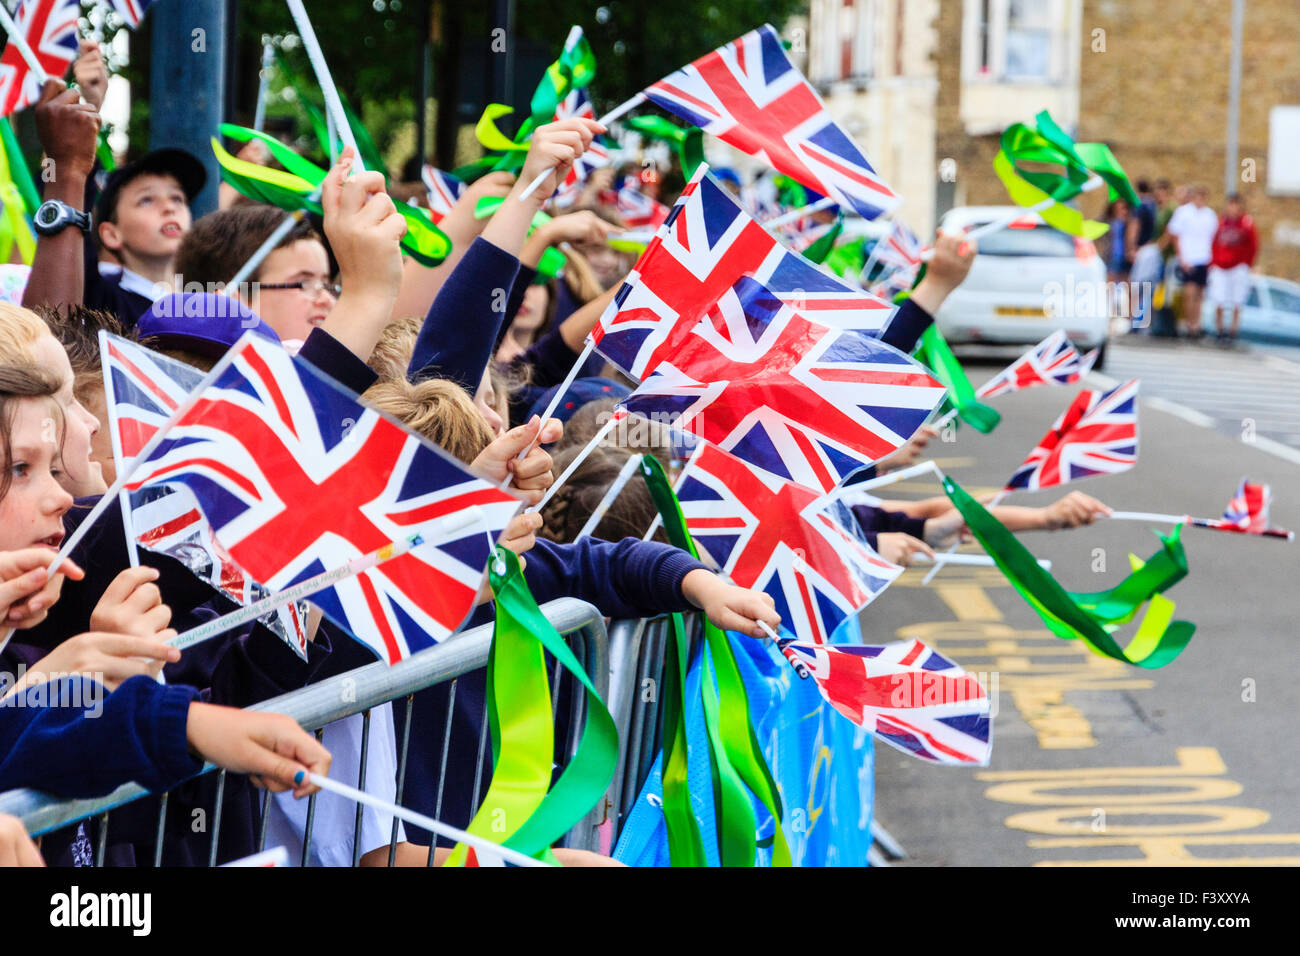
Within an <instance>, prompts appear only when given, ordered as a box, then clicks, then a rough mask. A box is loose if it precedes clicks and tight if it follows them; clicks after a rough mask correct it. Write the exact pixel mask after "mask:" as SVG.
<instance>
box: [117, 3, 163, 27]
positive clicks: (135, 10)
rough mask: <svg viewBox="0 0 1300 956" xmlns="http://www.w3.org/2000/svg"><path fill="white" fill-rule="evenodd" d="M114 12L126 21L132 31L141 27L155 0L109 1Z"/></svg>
mask: <svg viewBox="0 0 1300 956" xmlns="http://www.w3.org/2000/svg"><path fill="white" fill-rule="evenodd" d="M108 2H109V5H110V6H112V8H113V12H114V13H116V14H117V15H118V16H119V17H121V18H122V19H123V20H124V21H126V25H127V26H129V27H130V28H131V29H132V30H134V29H135V28H136V27H138V26H139V25H140V21H141V20H143V19H144V15H145V13H147V12H148V10H149V8H150V7H151V6H153V4H154V0H108Z"/></svg>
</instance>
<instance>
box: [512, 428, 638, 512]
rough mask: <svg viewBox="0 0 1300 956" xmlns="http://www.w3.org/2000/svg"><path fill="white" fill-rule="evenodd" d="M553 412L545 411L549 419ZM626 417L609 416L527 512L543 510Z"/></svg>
mask: <svg viewBox="0 0 1300 956" xmlns="http://www.w3.org/2000/svg"><path fill="white" fill-rule="evenodd" d="M554 410H555V409H554V408H551V409H549V410H548V411H547V416H548V417H549V415H550V413H551V412H553V411H554ZM626 417H627V413H626V412H615V413H614V414H613V415H611V416H609V421H607V422H605V424H604V425H601V426H600V431H598V432H596V434H594V435H592V436H591V441H589V442H587V446H586V447H585V448H583V449H582V451H580V452H578V455H577V457H576V458H574V459H573V461H571V462H569V467H568V468H565V469H564V471H563V472H562V473H561V474H560V477H559V478H556V479H555V483H554V484H552V485H551V487H549V488H547V489H546V494H544V495H542V500H541V501H539V502H537V504H535V505H533V506H532V507H531V508H529V509H527V510H528V511H529V512H533V511H541V510H542V509H543V508H545V507H546V503H547V502H548V501H550V500H551V497H552V496H553V495H554V494H555V492H557V491H558V490H559V489H560V486H561V485H563V484H564V483H565V482H566V481H568V480H569V479H570V478H572V477H573V473H574V472H575V471H577V470H578V469H579V468H580V467H582V463H583V462H584V461H586V460H587V456H588V455H590V454H591V453H592V452H593V451H595V450H596V446H597V445H599V444H600V443H601V442H603V441H604V440H605V436H606V435H608V434H609V433H610V431H612V430H613V428H614V426H615V425H617V424H618V423H619V422H621V421H623V419H625V418H626ZM545 424H546V418H543V419H542V425H543V427H545ZM520 457H522V456H520ZM513 477H514V475H513V474H511V475H507V476H506V481H505V484H504V485H502V487H503V488H504V487H507V486H508V485H509V484H510V479H511V478H513Z"/></svg>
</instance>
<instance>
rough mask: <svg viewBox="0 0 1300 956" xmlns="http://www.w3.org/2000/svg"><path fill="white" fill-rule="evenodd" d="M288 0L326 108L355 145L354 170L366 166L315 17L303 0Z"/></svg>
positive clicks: (345, 141) (345, 138) (345, 140)
mask: <svg viewBox="0 0 1300 956" xmlns="http://www.w3.org/2000/svg"><path fill="white" fill-rule="evenodd" d="M285 2H286V4H287V5H288V7H289V15H290V16H292V17H293V22H294V24H295V25H296V26H297V28H298V37H299V38H300V39H301V40H302V46H303V49H304V50H306V51H307V59H309V60H310V61H311V68H312V72H313V73H315V74H316V82H317V84H318V85H319V86H320V91H321V94H322V95H323V96H324V97H325V109H326V112H328V113H329V114H330V115H331V116H332V117H333V119H334V124H335V125H336V126H337V127H338V134H339V135H340V136H341V137H343V145H344V146H351V147H352V154H353V160H352V169H353V170H354V171H356V170H362V169H365V166H364V165H363V164H362V162H361V151H360V150H359V149H357V139H356V137H355V136H353V135H352V127H351V125H349V123H348V117H347V114H346V113H344V112H343V101H342V100H341V99H339V91H338V89H337V88H336V87H335V86H334V80H333V79H332V78H331V77H330V70H329V66H328V65H327V64H326V62H325V54H324V53H322V52H321V48H320V41H318V40H317V39H316V31H315V30H314V29H312V25H311V20H310V19H308V17H307V11H306V9H305V8H304V7H303V5H302V0H285Z"/></svg>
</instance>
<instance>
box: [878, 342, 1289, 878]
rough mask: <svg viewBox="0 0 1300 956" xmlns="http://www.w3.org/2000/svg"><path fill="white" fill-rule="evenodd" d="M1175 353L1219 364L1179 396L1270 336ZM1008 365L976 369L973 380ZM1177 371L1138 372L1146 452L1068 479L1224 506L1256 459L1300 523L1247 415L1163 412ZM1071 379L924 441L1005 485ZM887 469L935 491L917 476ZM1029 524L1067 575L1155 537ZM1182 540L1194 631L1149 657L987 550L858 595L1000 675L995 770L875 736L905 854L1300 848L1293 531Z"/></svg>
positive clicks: (1250, 861)
mask: <svg viewBox="0 0 1300 956" xmlns="http://www.w3.org/2000/svg"><path fill="white" fill-rule="evenodd" d="M1138 348H1143V346H1141V345H1138V346H1133V347H1132V348H1130V347H1127V346H1125V347H1121V348H1120V349H1116V350H1114V352H1113V354H1114V359H1113V366H1112V367H1111V368H1108V369H1107V373H1108V374H1109V375H1116V374H1119V373H1121V370H1127V369H1129V368H1130V365H1131V363H1132V362H1135V361H1137V360H1140V359H1141V357H1142V356H1141V355H1140V354H1130V353H1131V352H1133V353H1136V349H1138ZM1169 354H1175V353H1172V352H1170V353H1169ZM1178 354H1182V355H1185V356H1186V358H1185V361H1186V362H1187V363H1188V364H1189V365H1190V366H1192V367H1196V366H1198V365H1199V366H1200V367H1203V368H1206V369H1207V370H1208V371H1207V375H1206V382H1205V387H1204V388H1197V387H1195V386H1193V387H1190V388H1187V387H1184V386H1182V385H1180V386H1179V388H1180V389H1181V391H1178V392H1177V397H1178V398H1181V399H1182V400H1183V401H1189V400H1191V401H1193V402H1195V400H1196V398H1197V396H1198V394H1202V393H1203V394H1205V395H1213V394H1214V393H1215V392H1216V389H1217V388H1218V387H1219V386H1221V385H1223V383H1224V382H1226V381H1232V382H1236V383H1240V382H1243V381H1249V380H1251V378H1252V377H1255V378H1259V377H1260V376H1259V372H1258V369H1259V368H1260V367H1261V366H1260V363H1261V362H1262V359H1261V357H1260V356H1258V355H1252V354H1250V353H1246V352H1242V353H1227V354H1225V353H1218V354H1216V355H1215V357H1214V362H1213V363H1212V364H1211V363H1209V362H1208V360H1206V358H1205V357H1204V355H1202V354H1201V350H1199V349H1196V348H1195V347H1189V350H1187V351H1186V352H1184V353H1178ZM1181 360H1182V359H1180V361H1181ZM1149 364H1151V365H1154V364H1155V363H1154V362H1151V363H1149ZM998 367H999V366H998V364H995V363H991V362H990V363H985V364H981V365H978V366H976V367H974V368H973V369H971V372H972V375H971V377H972V379H973V380H974V381H975V382H976V383H977V384H978V383H979V382H980V381H983V380H984V379H985V378H987V377H989V376H990V375H991V374H993V373H994V372H995V371H996V370H997V368H998ZM1125 374H1126V372H1125ZM1140 374H1141V372H1140V370H1139V375H1140ZM1155 377H1157V376H1155V375H1153V378H1155ZM1171 381H1173V377H1168V379H1167V381H1166V384H1164V385H1162V386H1160V387H1159V388H1154V389H1151V390H1148V389H1145V388H1144V390H1143V394H1144V395H1145V396H1147V397H1146V398H1144V400H1143V402H1142V407H1141V412H1140V421H1139V428H1140V432H1139V434H1140V456H1139V462H1138V465H1137V466H1136V467H1135V468H1134V469H1132V470H1131V471H1129V472H1127V473H1125V474H1121V475H1113V476H1106V477H1100V478H1092V479H1088V480H1086V481H1081V482H1079V483H1077V484H1076V485H1075V486H1074V487H1077V488H1078V489H1080V490H1083V491H1087V492H1088V493H1089V494H1092V495H1094V496H1096V497H1098V498H1100V499H1102V500H1103V501H1105V502H1106V503H1108V504H1110V505H1111V506H1112V507H1114V508H1116V509H1117V510H1118V509H1122V510H1129V511H1156V512H1175V513H1191V514H1194V515H1200V516H1204V517H1216V516H1218V515H1219V514H1220V513H1221V512H1222V509H1223V507H1224V505H1225V504H1226V503H1227V501H1228V499H1229V497H1230V496H1231V494H1232V492H1233V490H1234V489H1235V488H1236V486H1237V483H1238V481H1239V480H1240V479H1241V477H1242V476H1243V475H1249V476H1250V478H1251V479H1252V480H1253V481H1262V482H1268V483H1269V484H1271V485H1272V487H1273V492H1274V498H1275V500H1274V505H1273V511H1272V514H1273V523H1274V524H1275V525H1277V526H1281V527H1288V528H1298V527H1300V465H1297V464H1296V463H1294V462H1292V461H1288V460H1286V459H1285V458H1282V457H1279V456H1278V455H1276V454H1272V453H1270V452H1268V451H1265V450H1263V449H1262V448H1261V447H1260V446H1259V445H1258V443H1256V444H1251V443H1248V442H1243V441H1242V440H1241V435H1240V429H1239V427H1238V428H1237V429H1236V430H1225V431H1227V432H1228V433H1225V432H1221V431H1219V430H1217V429H1218V425H1219V422H1218V421H1217V420H1216V419H1213V418H1212V417H1206V418H1205V419H1204V420H1203V421H1200V422H1199V423H1194V422H1195V420H1196V416H1195V415H1191V416H1188V415H1186V414H1184V413H1183V411H1182V408H1181V406H1175V408H1174V411H1175V413H1171V412H1170V411H1169V410H1167V409H1168V408H1169V406H1168V405H1167V404H1166V403H1167V402H1168V401H1170V400H1173V399H1172V398H1164V400H1163V402H1162V400H1161V398H1158V397H1157V398H1156V401H1155V402H1154V406H1155V407H1153V402H1152V397H1154V396H1152V395H1151V394H1150V392H1151V391H1156V392H1163V393H1166V394H1168V395H1170V396H1172V395H1174V394H1175V392H1174V389H1173V386H1172V385H1170V384H1169V382H1171ZM1297 381H1300V378H1298V379H1297ZM1225 387H1226V386H1225ZM1076 390H1077V387H1071V388H1037V389H1032V390H1027V391H1024V392H1020V393H1017V394H1013V395H1008V396H1004V397H1003V398H1000V399H996V400H995V402H996V404H997V407H998V408H999V409H1000V410H1001V411H1002V412H1003V414H1004V419H1003V421H1002V424H1001V425H1000V426H999V427H998V428H997V429H996V431H994V432H993V434H991V435H988V436H983V435H979V434H978V433H976V432H974V431H973V430H971V429H968V428H963V429H961V430H959V432H958V434H957V437H956V440H955V441H954V442H952V443H951V444H940V445H937V447H936V446H932V447H935V448H936V452H935V457H936V458H937V459H938V460H939V464H940V465H941V467H943V468H945V470H946V471H948V472H949V473H950V474H951V475H952V476H953V477H954V478H955V479H956V480H957V481H958V482H960V483H961V484H962V485H963V486H965V487H966V488H967V489H968V490H971V491H973V492H974V491H978V490H981V489H986V490H992V489H994V488H996V487H1000V486H1001V483H1002V482H1003V481H1004V480H1005V478H1006V477H1007V476H1009V475H1010V473H1011V472H1012V470H1013V469H1014V468H1015V466H1017V465H1018V464H1019V463H1020V462H1021V461H1022V460H1023V458H1024V456H1025V455H1026V454H1027V453H1028V452H1029V450H1030V449H1031V448H1032V447H1033V446H1034V445H1035V444H1036V442H1037V440H1038V439H1039V438H1040V437H1041V436H1042V435H1043V434H1044V433H1045V432H1046V430H1047V428H1048V427H1049V426H1050V424H1051V423H1052V421H1053V420H1054V419H1055V417H1056V416H1057V415H1058V414H1059V413H1060V411H1061V410H1062V409H1064V408H1065V407H1066V406H1067V404H1068V403H1069V402H1070V401H1071V400H1072V398H1073V396H1074V394H1075V392H1076ZM1205 407H1207V408H1208V404H1207V405H1206V406H1205ZM1237 414H1238V420H1239V419H1240V417H1242V413H1237ZM1189 418H1190V419H1191V420H1189ZM1298 431H1300V430H1298ZM1286 434H1290V433H1286ZM1286 434H1283V435H1280V437H1279V440H1281V438H1283V437H1286ZM1296 437H1297V438H1300V435H1297V436H1296ZM894 489H895V491H894V496H895V497H924V496H927V495H930V494H937V493H939V492H938V488H937V485H935V484H933V483H927V482H916V483H902V484H900V485H896V486H894ZM878 493H882V494H885V495H888V494H889V491H888V489H884V490H882V491H881V492H878ZM1063 493H1064V492H1063V491H1062V490H1060V489H1057V490H1054V491H1051V492H1038V493H1034V494H1023V493H1019V494H1017V495H1014V496H1013V497H1012V499H1011V502H1012V503H1017V502H1019V503H1025V504H1040V503H1045V502H1050V501H1052V500H1055V498H1056V497H1057V496H1058V495H1060V494H1063ZM1166 530H1167V529H1166ZM1023 540H1024V541H1025V542H1026V544H1028V545H1029V547H1030V549H1031V550H1033V551H1034V552H1035V553H1036V554H1037V555H1038V556H1039V557H1045V558H1050V559H1051V560H1052V561H1053V573H1054V575H1055V576H1056V578H1057V580H1058V581H1060V582H1061V583H1062V584H1063V585H1064V586H1065V587H1066V588H1068V589H1070V590H1075V591H1094V590H1102V589H1104V588H1108V587H1110V586H1112V585H1113V584H1115V583H1116V582H1117V581H1119V580H1120V579H1121V578H1122V576H1123V575H1124V573H1126V569H1127V567H1128V554H1129V553H1130V552H1133V553H1136V554H1137V555H1139V556H1141V557H1147V556H1149V555H1150V554H1151V553H1153V552H1154V551H1155V550H1156V548H1157V545H1158V542H1157V541H1156V539H1155V537H1154V536H1153V534H1152V531H1151V530H1150V526H1148V525H1146V524H1142V523H1136V522H1120V521H1114V522H1105V521H1103V522H1101V523H1099V524H1097V525H1095V526H1093V527H1091V528H1084V529H1079V530H1076V531H1071V532H1056V533H1045V532H1036V533H1032V534H1027V535H1024V536H1023ZM1184 543H1185V545H1186V550H1187V555H1188V562H1189V566H1190V574H1189V576H1188V577H1187V578H1186V579H1184V580H1183V581H1182V582H1180V583H1179V584H1178V585H1177V586H1175V587H1174V588H1173V589H1171V591H1170V592H1169V594H1168V596H1169V597H1170V598H1172V599H1173V600H1174V601H1176V602H1177V616H1178V617H1179V618H1183V619H1186V620H1190V621H1193V622H1195V623H1196V625H1197V631H1196V635H1195V637H1193V639H1192V641H1191V643H1190V644H1189V645H1188V647H1187V648H1186V650H1185V651H1184V652H1183V654H1182V655H1181V656H1180V657H1179V658H1178V659H1177V660H1175V661H1174V662H1172V663H1170V664H1169V665H1167V666H1166V667H1164V668H1161V669H1158V670H1144V669H1140V668H1135V667H1130V666H1128V665H1125V664H1121V663H1119V662H1115V661H1110V660H1108V659H1104V658H1101V657H1098V656H1096V655H1094V654H1092V653H1090V652H1089V651H1087V650H1086V648H1083V647H1079V646H1076V645H1074V644H1073V643H1071V642H1066V641H1061V640H1059V639H1057V638H1056V637H1055V636H1053V635H1052V634H1051V633H1050V632H1048V631H1047V630H1046V629H1045V628H1044V627H1043V625H1042V622H1041V621H1040V620H1039V619H1038V618H1037V616H1036V615H1035V614H1034V613H1033V611H1031V610H1030V608H1029V607H1028V606H1027V605H1026V604H1025V603H1024V602H1023V601H1022V600H1021V599H1020V597H1019V595H1018V594H1017V593H1016V592H1015V591H1014V590H1013V589H1012V588H1011V587H1010V586H1009V585H1007V584H1006V582H1005V581H1004V580H1003V579H1002V578H1001V576H1000V574H998V572H997V571H996V570H995V569H972V568H956V569H952V570H949V571H945V572H943V573H941V574H940V575H939V576H938V577H937V578H936V579H935V581H934V582H933V583H932V584H931V585H930V586H927V587H924V588H923V587H921V585H920V582H921V577H922V576H923V573H924V572H923V571H918V570H912V571H909V572H907V573H906V574H905V575H904V576H903V578H901V579H900V580H899V581H898V582H896V583H895V584H894V585H893V586H892V587H891V588H890V590H889V591H888V592H887V593H886V594H884V595H882V596H881V598H880V599H879V600H878V601H877V602H876V603H875V604H873V605H872V606H871V607H870V608H869V609H868V610H867V611H866V612H865V617H864V623H865V625H866V626H864V633H866V634H868V635H869V636H870V637H869V639H870V638H876V639H879V640H880V641H881V642H884V641H888V640H894V639H900V638H906V637H912V636H918V637H921V638H922V639H923V640H926V641H927V642H931V643H932V644H933V645H934V646H936V647H937V648H938V649H940V650H941V651H943V652H944V653H945V654H947V655H948V656H950V657H952V658H953V659H955V660H956V661H958V662H959V663H961V664H962V665H963V666H965V667H966V669H967V670H968V671H970V672H973V673H977V674H981V675H982V676H983V679H984V680H985V683H986V686H990V687H991V688H992V687H996V689H997V706H998V712H997V715H996V718H995V721H994V746H993V757H992V761H991V764H990V766H989V767H988V768H985V769H963V768H948V767H934V766H929V765H927V764H924V763H922V762H921V761H918V760H915V759H913V758H911V757H908V756H906V755H903V754H900V753H898V752H896V751H893V750H891V749H889V748H887V747H884V746H879V747H878V749H877V784H876V786H877V798H876V818H877V821H878V822H879V823H880V824H882V825H883V826H884V827H885V828H887V830H888V831H889V832H890V833H891V834H892V835H893V836H894V837H895V838H896V839H897V840H898V841H899V842H900V843H901V844H902V847H903V849H904V850H905V851H906V853H907V856H906V858H905V859H903V860H900V861H897V862H896V863H895V865H999V866H1002V865H1005V866H1024V865H1036V866H1050V865H1062V864H1072V863H1073V864H1088V865H1111V866H1138V865H1178V864H1195V865H1207V864H1215V863H1218V864H1223V865H1268V864H1277V863H1285V864H1290V865H1297V864H1300V801H1297V800H1296V798H1295V794H1296V793H1297V790H1298V789H1300V761H1298V760H1297V759H1296V758H1297V756H1298V753H1297V751H1300V745H1297V742H1296V741H1297V734H1296V724H1297V714H1300V688H1298V686H1297V681H1296V675H1295V672H1296V663H1297V661H1300V653H1298V648H1297V643H1298V642H1300V633H1297V631H1298V627H1297V619H1298V618H1300V580H1298V577H1300V576H1298V575H1297V570H1300V545H1297V544H1287V543H1285V542H1279V541H1275V540H1268V539H1257V538H1249V537H1245V536H1238V535H1232V534H1225V533H1222V532H1213V531H1205V530H1198V529H1191V528H1189V529H1186V530H1185V533H1184ZM970 550H976V549H975V548H974V547H972V548H971V549H970ZM1103 565H1104V570H1102V568H1103ZM1131 633H1132V628H1131V627H1130V628H1127V629H1123V630H1121V631H1120V632H1119V633H1118V634H1117V637H1118V638H1119V640H1120V642H1121V643H1125V642H1126V641H1127V640H1128V638H1129V637H1130V636H1131Z"/></svg>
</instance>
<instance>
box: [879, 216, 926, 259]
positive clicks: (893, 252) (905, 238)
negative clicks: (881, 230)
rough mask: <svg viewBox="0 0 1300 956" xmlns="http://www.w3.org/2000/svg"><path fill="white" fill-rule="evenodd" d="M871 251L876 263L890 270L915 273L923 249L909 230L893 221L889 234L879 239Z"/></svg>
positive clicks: (919, 241) (918, 240)
mask: <svg viewBox="0 0 1300 956" xmlns="http://www.w3.org/2000/svg"><path fill="white" fill-rule="evenodd" d="M872 251H873V252H874V253H875V256H876V261H877V262H879V263H881V264H883V265H885V266H888V267H889V268H891V269H910V270H912V271H915V270H916V269H918V268H920V266H921V254H922V253H923V252H924V251H925V249H924V247H923V246H922V245H921V240H920V239H918V238H916V235H915V234H914V233H913V232H912V230H911V229H908V228H907V226H905V225H903V224H902V223H901V222H899V221H898V220H894V222H893V223H892V224H891V225H890V228H889V234H888V235H887V236H885V237H884V238H883V239H881V240H880V244H879V246H878V247H877V248H875V249H873V250H872Z"/></svg>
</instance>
